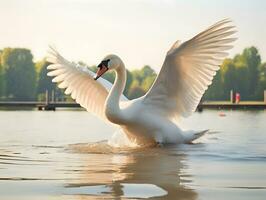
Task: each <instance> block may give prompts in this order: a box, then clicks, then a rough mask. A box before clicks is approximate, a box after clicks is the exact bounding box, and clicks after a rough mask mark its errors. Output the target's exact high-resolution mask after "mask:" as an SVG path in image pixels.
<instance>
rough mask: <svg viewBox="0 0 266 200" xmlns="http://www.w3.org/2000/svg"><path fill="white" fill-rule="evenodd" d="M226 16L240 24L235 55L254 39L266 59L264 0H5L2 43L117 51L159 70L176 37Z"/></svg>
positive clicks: (0, 13) (90, 53)
mask: <svg viewBox="0 0 266 200" xmlns="http://www.w3.org/2000/svg"><path fill="white" fill-rule="evenodd" d="M224 18H231V19H232V20H233V21H234V24H235V25H236V26H237V30H238V33H237V36H238V38H239V39H238V40H237V42H235V47H234V49H233V50H232V51H231V55H234V54H235V53H238V52H241V51H242V50H243V48H245V47H248V46H251V45H254V46H256V47H257V48H258V49H259V51H260V54H261V55H262V59H263V60H264V61H266V1H265V0H219V1H211V0H0V19H1V23H0V24H1V26H0V49H2V48H4V47H7V46H9V47H26V48H29V49H31V50H32V53H33V55H34V59H35V60H39V59H41V58H43V57H44V56H45V55H46V51H47V48H48V45H49V44H51V45H54V46H56V47H57V49H58V50H59V51H60V52H61V54H62V55H63V56H65V57H66V58H68V59H70V60H74V61H79V60H82V61H84V62H86V63H88V64H89V65H92V64H98V63H99V62H100V61H101V59H102V58H103V57H104V56H105V55H106V54H109V53H114V54H117V55H118V56H120V57H121V58H122V60H123V61H124V63H125V64H126V66H127V68H130V69H133V68H140V67H142V66H143V65H145V64H148V65H150V66H151V67H153V68H154V69H156V70H157V71H158V70H159V69H160V67H161V64H162V62H163V60H164V57H165V54H166V52H167V50H168V49H169V48H170V46H171V45H172V44H173V43H174V42H175V41H176V40H181V41H185V40H187V39H189V38H191V37H192V36H194V35H195V34H197V33H199V32H200V31H202V30H204V29H205V28H207V27H208V26H210V25H212V24H213V23H215V22H217V21H219V20H221V19H224Z"/></svg>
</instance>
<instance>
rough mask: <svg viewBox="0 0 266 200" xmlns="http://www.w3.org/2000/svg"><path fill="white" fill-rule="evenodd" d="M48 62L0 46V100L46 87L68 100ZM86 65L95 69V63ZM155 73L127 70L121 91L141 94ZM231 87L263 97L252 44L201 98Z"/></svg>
mask: <svg viewBox="0 0 266 200" xmlns="http://www.w3.org/2000/svg"><path fill="white" fill-rule="evenodd" d="M79 64H81V65H82V64H84V63H82V62H80V63H79ZM48 65H49V63H48V62H46V61H45V59H43V60H40V61H37V62H33V55H32V53H31V51H30V50H29V49H25V48H4V49H3V50H0V98H1V100H44V97H45V93H46V91H49V93H52V91H54V92H55V94H56V96H57V97H58V98H61V99H66V100H70V98H69V97H68V96H65V95H64V93H63V91H62V90H60V89H58V88H57V87H56V85H55V84H54V83H52V81H51V78H50V77H48V76H47V75H46V74H47V69H46V67H47V66H48ZM89 68H90V69H91V70H93V71H96V70H97V67H96V66H91V67H89ZM156 76H157V74H156V72H155V71H154V70H153V69H152V68H151V67H150V66H148V65H146V66H144V67H142V68H141V69H135V70H132V71H127V83H126V88H125V91H124V94H125V95H126V96H127V97H128V98H129V99H134V98H137V97H140V96H142V95H144V94H145V93H146V92H147V91H148V89H149V88H150V87H151V85H152V83H153V82H154V80H155V78H156ZM103 77H104V78H105V79H107V80H109V81H110V82H114V79H115V74H114V73H113V72H108V73H106V74H104V76H103ZM231 90H233V91H235V92H238V93H240V95H241V99H242V100H263V91H264V90H266V63H262V62H261V57H260V54H259V52H258V49H257V48H256V47H249V48H246V49H244V50H243V52H242V53H241V54H237V55H236V56H234V58H227V59H225V60H224V62H223V63H222V65H221V70H219V71H218V73H217V74H216V76H215V77H214V80H213V83H212V85H211V86H210V87H209V88H208V90H207V91H206V93H205V94H204V96H203V100H229V93H230V91H231Z"/></svg>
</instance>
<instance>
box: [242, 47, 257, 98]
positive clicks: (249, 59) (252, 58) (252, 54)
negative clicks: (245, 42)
mask: <svg viewBox="0 0 266 200" xmlns="http://www.w3.org/2000/svg"><path fill="white" fill-rule="evenodd" d="M242 55H243V60H244V62H245V63H246V65H247V67H248V80H249V85H248V94H249V97H250V99H255V98H256V97H255V92H256V88H257V86H258V81H259V66H260V65H261V57H260V55H259V52H258V49H257V48H255V47H250V48H246V49H244V51H243V54H242Z"/></svg>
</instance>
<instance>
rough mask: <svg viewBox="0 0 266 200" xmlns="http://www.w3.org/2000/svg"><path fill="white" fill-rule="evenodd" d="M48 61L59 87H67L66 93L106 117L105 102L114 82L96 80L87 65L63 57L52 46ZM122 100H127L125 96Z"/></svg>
mask: <svg viewBox="0 0 266 200" xmlns="http://www.w3.org/2000/svg"><path fill="white" fill-rule="evenodd" d="M47 61H48V62H50V63H52V64H50V65H49V66H48V67H47V69H48V70H50V71H49V72H48V74H47V75H48V76H52V77H54V78H53V79H52V81H53V82H55V83H58V87H59V88H62V89H65V94H69V95H71V97H72V98H73V99H75V101H76V102H77V103H79V104H80V105H81V106H82V107H83V108H85V109H86V110H87V111H88V112H90V113H93V114H95V115H97V116H98V117H100V118H102V119H106V117H105V114H104V103H105V100H106V98H107V96H108V92H109V91H110V89H111V88H112V84H111V83H110V82H109V81H107V80H105V79H103V78H99V79H98V80H97V81H95V80H94V78H93V77H94V76H95V73H94V72H92V71H91V70H89V69H88V68H87V67H85V66H80V65H78V64H75V63H73V62H69V61H68V60H66V59H65V58H64V57H62V56H61V55H60V54H59V53H58V52H57V51H56V50H55V49H53V48H50V51H49V55H48V57H47ZM121 100H127V98H126V97H125V96H122V97H121Z"/></svg>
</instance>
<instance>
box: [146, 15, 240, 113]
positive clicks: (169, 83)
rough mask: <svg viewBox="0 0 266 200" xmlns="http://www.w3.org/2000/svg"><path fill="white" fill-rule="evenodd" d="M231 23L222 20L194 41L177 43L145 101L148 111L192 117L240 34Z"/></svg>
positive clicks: (169, 53)
mask: <svg viewBox="0 0 266 200" xmlns="http://www.w3.org/2000/svg"><path fill="white" fill-rule="evenodd" d="M230 23H231V21H230V20H228V19H226V20H223V21H220V22H218V23H216V24H214V25H213V26H211V27H209V28H208V29H207V30H205V31H203V32H201V33H199V34H198V35H196V36H195V37H193V38H192V39H190V40H188V41H186V42H184V43H182V44H180V42H179V41H178V42H176V43H175V44H174V45H173V46H172V48H171V49H170V50H169V51H168V53H167V55H166V58H165V61H164V64H163V66H162V68H161V71H160V73H159V75H158V77H157V79H156V80H155V82H154V84H153V86H152V87H151V89H150V90H149V91H148V93H147V94H146V96H145V97H144V99H143V102H144V104H145V105H147V109H151V108H152V107H153V108H154V109H155V110H157V111H159V112H160V114H163V115H164V116H167V117H169V118H172V117H187V116H189V115H191V114H192V113H193V112H194V111H195V109H196V108H197V105H198V103H199V101H200V99H201V98H202V95H203V94H204V92H205V91H206V89H207V88H208V86H209V85H210V84H211V83H212V79H213V77H214V76H215V74H216V72H217V70H219V68H220V67H219V65H220V64H221V63H222V61H223V59H224V58H225V57H226V56H227V55H228V54H227V53H226V50H228V49H231V48H232V47H233V46H231V43H232V42H233V41H235V40H236V38H233V37H232V35H233V34H234V33H235V32H236V31H235V30H234V26H231V25H230Z"/></svg>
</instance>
